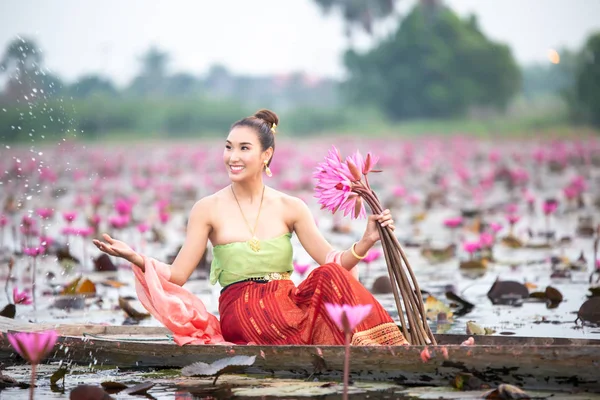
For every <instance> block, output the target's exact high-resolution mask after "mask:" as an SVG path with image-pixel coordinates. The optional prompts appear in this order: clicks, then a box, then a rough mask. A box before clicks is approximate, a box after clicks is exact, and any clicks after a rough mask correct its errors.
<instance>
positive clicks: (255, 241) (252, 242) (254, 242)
mask: <svg viewBox="0 0 600 400" xmlns="http://www.w3.org/2000/svg"><path fill="white" fill-rule="evenodd" d="M248 244H249V245H250V248H251V249H252V251H255V252H258V251H259V250H260V241H259V240H258V238H257V237H256V236H252V239H250V240H248Z"/></svg>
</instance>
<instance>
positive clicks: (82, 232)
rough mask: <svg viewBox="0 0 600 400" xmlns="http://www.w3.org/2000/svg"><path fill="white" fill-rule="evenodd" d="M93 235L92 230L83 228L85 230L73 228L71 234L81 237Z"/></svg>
mask: <svg viewBox="0 0 600 400" xmlns="http://www.w3.org/2000/svg"><path fill="white" fill-rule="evenodd" d="M93 233H94V229H93V228H89V227H85V228H74V229H73V234H75V235H77V236H82V237H89V236H91V235H92V234H93Z"/></svg>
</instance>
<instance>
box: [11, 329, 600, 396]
mask: <svg viewBox="0 0 600 400" xmlns="http://www.w3.org/2000/svg"><path fill="white" fill-rule="evenodd" d="M46 329H56V330H57V331H58V332H59V334H60V338H59V342H58V344H57V345H56V346H55V350H54V351H53V352H52V353H51V354H50V355H49V358H48V360H49V361H59V360H70V361H72V362H74V363H76V364H80V365H90V366H105V367H106V366H118V367H119V368H121V369H126V368H148V367H153V368H180V367H184V366H186V365H189V364H192V363H194V362H197V361H202V362H206V363H211V362H213V361H216V360H218V359H221V358H224V357H230V356H234V355H247V356H252V355H255V356H256V361H255V363H254V365H253V366H252V367H249V368H248V369H247V370H246V373H248V374H257V375H269V376H278V377H298V378H305V377H308V376H310V375H312V374H315V376H320V377H322V378H325V379H326V378H335V379H337V378H339V377H340V376H341V372H342V371H343V362H344V347H343V346H224V345H202V346H178V345H176V344H175V343H174V342H173V341H172V340H171V337H170V335H169V331H167V330H166V329H165V328H162V327H140V326H104V325H81V324H80V325H56V324H30V323H23V322H19V321H14V320H11V319H7V318H3V317H0V331H2V332H4V333H7V332H15V331H38V330H46ZM465 339H467V336H465V335H437V340H438V342H439V345H438V346H429V347H428V348H429V350H430V353H431V356H432V358H431V360H430V361H428V362H423V361H422V359H421V352H422V351H423V349H424V347H423V346H389V347H383V346H382V347H374V346H372V347H362V346H361V347H359V346H357V347H352V348H351V362H350V364H351V372H352V376H353V378H354V379H359V380H393V381H394V382H396V383H398V384H403V385H420V386H423V385H425V386H444V385H445V386H447V385H448V383H449V381H450V380H452V379H454V377H455V376H456V375H457V374H459V373H470V374H473V375H474V376H475V377H477V378H479V379H480V380H481V381H483V382H484V383H486V384H488V385H490V386H492V387H495V386H497V385H498V384H500V383H510V384H513V385H517V386H519V387H521V388H524V389H540V390H561V391H564V390H573V389H576V390H584V391H590V392H597V393H600V383H598V380H599V378H600V372H599V371H600V340H593V339H567V338H540V337H516V336H476V337H475V342H476V345H474V346H460V343H462V342H463V341H464V340H465ZM443 347H444V348H446V349H447V353H448V358H447V359H446V358H445V357H444V355H443V351H442V348H443ZM0 362H3V363H5V364H8V363H19V362H23V361H22V360H20V358H19V357H18V356H17V355H16V353H15V352H14V351H13V350H12V348H11V347H10V345H9V343H8V341H7V340H6V338H5V337H4V335H3V336H2V340H1V341H0Z"/></svg>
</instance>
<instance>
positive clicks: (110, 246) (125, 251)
mask: <svg viewBox="0 0 600 400" xmlns="http://www.w3.org/2000/svg"><path fill="white" fill-rule="evenodd" d="M102 237H103V238H104V240H105V242H102V241H100V240H96V239H94V240H93V242H94V244H95V245H96V247H98V249H100V251H103V252H104V253H106V254H109V255H111V256H116V257H121V258H124V259H125V260H128V261H131V260H133V257H134V256H135V255H136V254H137V253H136V252H135V251H134V250H133V249H132V248H131V247H130V246H129V245H128V244H127V243H125V242H122V241H120V240H116V239H113V238H111V237H110V236H109V235H107V234H106V233H105V234H103V235H102Z"/></svg>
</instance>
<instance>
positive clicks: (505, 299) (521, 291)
mask: <svg viewBox="0 0 600 400" xmlns="http://www.w3.org/2000/svg"><path fill="white" fill-rule="evenodd" d="M487 296H488V298H489V299H490V300H491V301H492V303H493V304H508V305H520V304H521V303H522V301H523V299H525V298H527V297H529V290H527V287H526V286H525V285H523V284H522V283H520V282H516V281H500V280H496V281H495V282H494V284H493V285H492V287H491V288H490V290H489V291H488V293H487Z"/></svg>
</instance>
